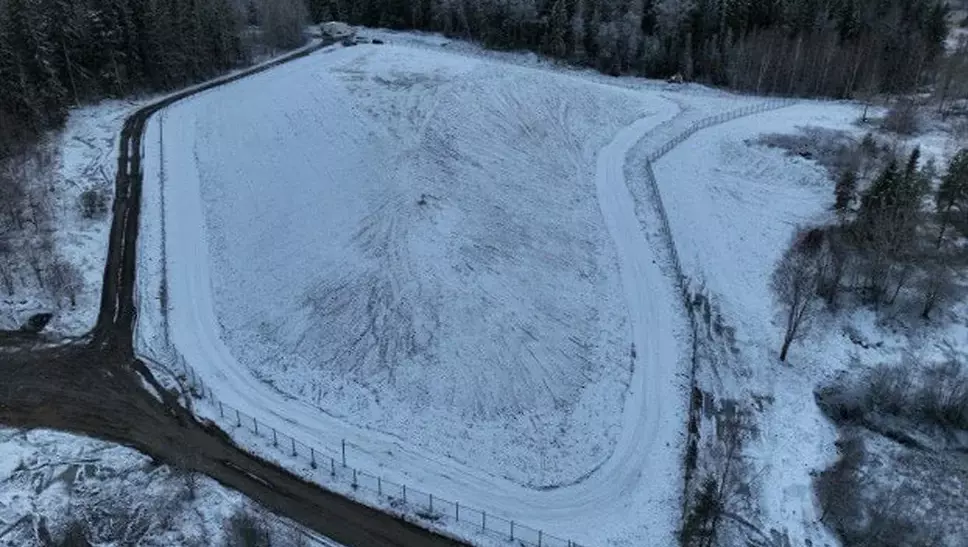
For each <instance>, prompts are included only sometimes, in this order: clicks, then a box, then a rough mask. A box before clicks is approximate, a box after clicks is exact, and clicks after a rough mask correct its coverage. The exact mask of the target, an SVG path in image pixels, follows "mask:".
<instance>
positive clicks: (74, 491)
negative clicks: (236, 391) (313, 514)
mask: <svg viewBox="0 0 968 547" xmlns="http://www.w3.org/2000/svg"><path fill="white" fill-rule="evenodd" d="M245 508H248V509H249V510H250V511H252V512H253V513H255V514H258V512H259V509H258V508H257V507H256V506H254V505H253V504H252V502H251V501H250V500H248V499H247V498H245V497H244V496H242V495H241V494H239V493H238V492H235V491H233V490H229V489H226V488H224V487H223V486H221V485H219V484H218V483H217V482H215V481H213V480H211V479H209V478H207V477H203V476H195V477H192V478H191V480H189V476H188V475H185V474H182V473H178V472H176V471H173V470H172V469H171V468H169V467H167V466H156V465H153V464H151V461H150V458H148V457H147V456H144V455H142V454H139V453H138V452H136V451H134V450H131V449H129V448H125V447H122V446H118V445H114V444H111V443H107V442H103V441H99V440H95V439H89V438H87V437H80V436H75V435H70V434H67V433H61V432H57V431H48V430H33V431H17V430H12V429H2V428H0V545H5V546H11V547H13V546H16V547H35V546H36V547H40V546H41V545H43V543H42V542H40V541H38V539H37V535H36V533H35V527H36V526H37V523H38V522H39V521H40V519H44V520H45V522H46V526H47V528H48V530H49V531H50V533H51V535H52V536H53V537H54V539H55V540H56V539H59V538H60V537H61V535H62V534H63V532H64V529H65V527H66V526H67V524H68V523H69V522H70V521H71V520H80V521H82V522H89V523H91V525H93V528H92V529H90V530H89V533H91V534H93V537H90V538H89V539H91V540H92V541H94V542H95V543H96V544H98V545H109V544H110V545H134V544H137V545H143V546H159V547H162V546H164V547H168V546H172V545H198V546H201V545H222V544H223V543H224V541H225V531H226V522H227V521H228V519H229V518H230V517H231V516H232V515H233V514H235V513H236V512H237V511H240V510H243V509H245ZM267 522H268V523H269V525H270V527H271V528H270V529H271V530H272V533H273V536H274V538H275V539H276V540H277V541H280V544H283V545H287V544H291V543H288V541H289V538H293V537H295V534H298V535H299V536H300V537H305V538H307V539H308V537H309V536H305V535H303V532H301V531H297V530H296V529H295V528H293V527H291V525H290V524H289V523H285V522H283V521H279V520H275V519H273V518H271V517H269V518H267ZM126 527H127V528H126ZM109 539H113V540H116V543H107V540H109ZM118 540H120V541H118ZM309 544H310V545H321V546H322V545H326V546H330V547H336V544H334V543H332V542H330V541H328V540H325V541H324V540H318V541H317V540H313V541H311V542H310V543H309Z"/></svg>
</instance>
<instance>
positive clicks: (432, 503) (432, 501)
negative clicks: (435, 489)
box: [427, 494, 434, 513]
mask: <svg viewBox="0 0 968 547" xmlns="http://www.w3.org/2000/svg"><path fill="white" fill-rule="evenodd" d="M427 495H428V496H430V512H431V513H433V512H434V495H433V494H427Z"/></svg>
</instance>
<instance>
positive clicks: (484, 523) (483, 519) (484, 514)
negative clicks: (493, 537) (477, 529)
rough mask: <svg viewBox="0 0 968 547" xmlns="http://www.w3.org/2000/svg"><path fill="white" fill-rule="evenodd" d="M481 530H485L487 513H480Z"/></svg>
mask: <svg viewBox="0 0 968 547" xmlns="http://www.w3.org/2000/svg"><path fill="white" fill-rule="evenodd" d="M481 530H483V531H486V530H487V511H481Z"/></svg>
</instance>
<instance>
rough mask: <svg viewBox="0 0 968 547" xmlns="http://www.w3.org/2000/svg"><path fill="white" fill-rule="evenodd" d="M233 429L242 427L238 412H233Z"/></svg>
mask: <svg viewBox="0 0 968 547" xmlns="http://www.w3.org/2000/svg"><path fill="white" fill-rule="evenodd" d="M235 427H242V416H240V415H239V410H238V409H236V410H235Z"/></svg>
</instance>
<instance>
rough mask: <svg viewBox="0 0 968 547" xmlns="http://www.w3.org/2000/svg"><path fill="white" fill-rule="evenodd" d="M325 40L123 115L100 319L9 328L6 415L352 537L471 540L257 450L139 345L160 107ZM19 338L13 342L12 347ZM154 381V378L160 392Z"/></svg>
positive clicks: (366, 541)
mask: <svg viewBox="0 0 968 547" xmlns="http://www.w3.org/2000/svg"><path fill="white" fill-rule="evenodd" d="M326 45H329V44H325V43H324V44H319V45H315V46H312V47H309V48H307V49H304V50H301V51H299V52H297V53H293V54H290V55H288V56H285V57H282V58H280V59H278V60H275V61H273V62H271V63H268V64H265V65H260V66H258V67H255V68H253V69H250V70H247V71H244V72H241V73H239V74H236V75H233V76H229V77H226V78H222V79H218V80H215V81H213V82H209V83H206V84H202V85H199V86H196V87H193V88H189V89H187V90H185V91H181V92H178V93H175V94H172V95H169V96H167V97H165V98H164V99H161V100H159V101H157V102H154V103H152V104H150V105H148V106H145V107H143V108H141V109H139V110H138V111H136V112H135V113H133V114H132V115H131V116H130V117H128V119H127V120H126V121H125V123H124V128H123V130H122V133H121V138H120V143H119V150H118V171H117V176H116V187H115V199H114V205H113V209H112V212H113V221H112V224H111V232H110V239H109V248H108V254H107V260H106V264H105V268H104V287H103V290H102V295H101V304H100V310H99V315H98V319H97V323H96V326H95V327H94V329H93V330H92V331H91V333H90V334H89V335H87V336H85V337H82V338H80V339H78V340H73V341H69V342H67V343H62V344H60V345H58V346H56V347H43V346H42V345H40V344H38V343H37V341H36V340H34V339H31V337H27V338H25V339H22V340H21V339H20V338H19V337H18V336H12V335H11V336H8V337H5V339H3V340H2V342H3V344H0V345H3V346H6V348H5V349H3V350H2V352H0V375H2V377H3V380H2V381H0V423H2V424H4V425H7V426H11V427H17V428H48V429H58V430H62V431H69V432H72V433H78V434H82V435H87V436H90V437H96V438H100V439H104V440H107V441H111V442H115V443H118V444H122V445H125V446H129V447H131V448H134V449H136V450H139V451H140V452H143V453H145V454H147V455H149V456H151V457H153V458H154V459H155V460H156V461H159V462H165V463H170V464H172V465H177V466H179V467H181V468H183V469H186V470H189V471H195V472H199V473H204V474H205V475H208V476H209V477H212V478H213V479H215V480H217V481H218V482H220V483H221V484H223V485H225V486H227V487H229V488H233V489H235V490H238V491H240V492H242V493H244V494H245V495H247V496H249V497H250V498H252V499H253V500H255V501H256V502H258V503H260V504H262V505H263V506H265V507H266V508H267V509H269V510H271V511H272V512H274V513H277V514H279V515H283V516H285V517H288V518H290V519H292V520H293V521H295V522H298V523H300V524H302V525H304V526H306V527H307V528H309V529H311V530H314V531H316V532H318V533H320V534H322V535H324V536H326V537H329V538H332V539H333V540H335V541H337V542H339V543H342V544H344V545H348V546H361V547H363V546H366V547H370V546H380V545H395V546H438V545H439V546H450V545H462V543H460V542H457V541H455V540H452V539H450V538H447V537H444V536H441V535H439V534H435V533H432V532H430V531H428V530H426V529H424V528H421V527H419V526H416V525H414V524H412V523H409V522H406V521H403V520H401V519H397V518H394V517H391V516H390V515H387V514H385V513H382V512H380V511H376V510H374V509H371V508H369V507H366V506H364V505H361V504H359V503H356V502H353V501H351V500H349V499H347V498H344V497H342V496H339V495H337V494H334V493H332V492H329V491H327V490H325V489H323V488H321V487H319V486H317V485H315V484H312V483H309V482H307V481H305V480H303V479H301V478H299V477H297V476H295V475H293V474H292V473H289V472H288V471H286V470H285V469H282V468H281V467H279V466H277V465H275V464H274V463H272V462H269V461H267V460H264V459H261V458H259V457H256V456H254V455H252V454H249V453H247V452H246V451H244V450H243V449H241V448H240V447H239V446H238V445H236V444H235V443H234V442H233V441H232V439H230V438H229V436H228V435H227V434H226V433H224V432H223V431H221V430H220V429H218V428H217V427H216V426H215V425H214V424H211V423H205V422H202V421H199V420H198V419H196V418H195V417H194V416H193V415H192V413H191V412H189V411H188V410H186V409H185V408H183V407H182V406H180V404H179V402H178V397H176V395H175V394H172V393H168V392H166V391H165V389H164V388H163V387H162V386H161V385H160V384H159V383H158V382H157V381H156V379H155V378H154V376H153V375H152V374H151V372H150V370H149V369H148V367H147V366H145V364H144V363H142V362H141V361H139V360H138V359H137V358H136V357H135V355H134V351H133V336H134V323H135V315H136V311H137V310H136V304H135V300H134V289H135V276H136V275H137V256H136V252H137V240H138V226H139V217H140V213H141V190H142V161H141V160H142V158H141V149H142V147H141V141H142V138H143V135H144V128H145V125H146V123H147V121H148V119H149V118H150V117H151V115H152V114H154V113H156V112H158V111H159V110H161V109H163V108H165V107H166V106H169V105H171V104H172V103H174V102H176V101H179V100H181V99H184V98H186V97H189V96H191V95H193V94H195V93H199V92H202V91H206V90H210V89H212V88H215V87H218V86H221V85H225V84H227V83H230V82H233V81H235V80H238V79H241V78H245V77H247V76H250V75H252V74H256V73H259V72H263V71H266V70H270V69H271V68H273V67H275V66H278V65H280V64H283V63H286V62H289V61H292V60H295V59H299V58H302V57H305V56H307V55H310V54H312V53H314V52H316V51H318V50H319V49H321V48H322V47H325V46H326ZM11 346H14V347H11ZM146 386H151V388H150V390H149V389H147V388H146Z"/></svg>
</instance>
